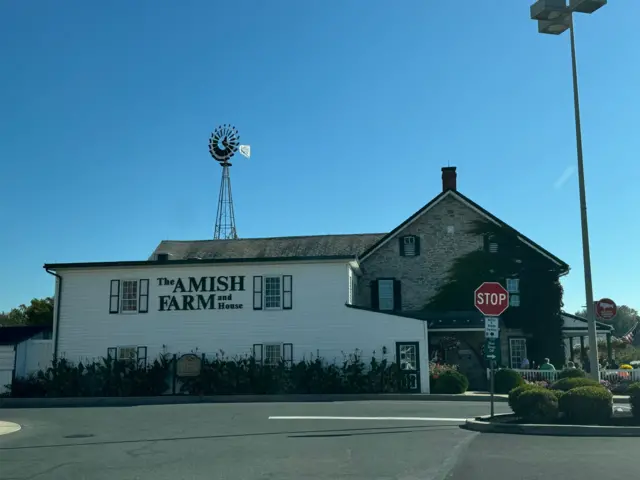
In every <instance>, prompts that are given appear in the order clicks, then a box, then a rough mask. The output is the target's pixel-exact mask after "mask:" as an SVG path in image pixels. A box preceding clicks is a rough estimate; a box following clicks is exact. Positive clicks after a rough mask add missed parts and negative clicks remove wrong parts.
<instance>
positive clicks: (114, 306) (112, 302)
mask: <svg viewBox="0 0 640 480" xmlns="http://www.w3.org/2000/svg"><path fill="white" fill-rule="evenodd" d="M119 311H120V280H111V290H110V291H109V313H118V312H119Z"/></svg>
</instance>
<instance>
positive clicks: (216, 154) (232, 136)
mask: <svg viewBox="0 0 640 480" xmlns="http://www.w3.org/2000/svg"><path fill="white" fill-rule="evenodd" d="M238 148H240V153H241V154H242V155H244V156H245V157H247V158H249V157H250V155H251V147H250V146H249V145H240V135H238V130H236V128H235V127H233V126H231V125H227V124H225V125H222V126H220V127H218V128H216V129H215V130H214V132H213V133H212V134H211V138H210V139H209V153H211V156H212V157H213V159H214V160H216V161H217V162H219V163H220V166H221V167H222V181H221V182H220V194H219V196H218V211H217V213H216V224H215V227H214V230H213V239H214V240H236V239H237V238H238V233H237V231H236V218H235V213H234V211H233V196H232V195H231V178H230V176H229V167H231V162H229V160H231V157H233V155H234V154H235V153H236V152H237V151H238Z"/></svg>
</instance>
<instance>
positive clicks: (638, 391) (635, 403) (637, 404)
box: [627, 382, 640, 420]
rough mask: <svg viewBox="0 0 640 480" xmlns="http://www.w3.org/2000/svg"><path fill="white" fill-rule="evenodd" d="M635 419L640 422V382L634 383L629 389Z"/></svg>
mask: <svg viewBox="0 0 640 480" xmlns="http://www.w3.org/2000/svg"><path fill="white" fill-rule="evenodd" d="M627 392H628V393H629V403H630V404H631V413H633V417H634V418H635V419H637V420H640V382H635V383H632V384H631V385H630V386H629V388H628V389H627Z"/></svg>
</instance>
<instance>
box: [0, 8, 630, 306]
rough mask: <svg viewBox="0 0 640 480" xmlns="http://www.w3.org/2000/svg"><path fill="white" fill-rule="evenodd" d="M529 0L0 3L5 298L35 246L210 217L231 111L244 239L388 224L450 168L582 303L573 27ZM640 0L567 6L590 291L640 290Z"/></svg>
mask: <svg viewBox="0 0 640 480" xmlns="http://www.w3.org/2000/svg"><path fill="white" fill-rule="evenodd" d="M529 3H530V2H529V1H528V0H517V1H514V0H492V1H490V2H471V1H468V2H467V1H464V2H448V1H447V2H445V1H440V2H436V1H424V0H404V1H394V2H390V1H386V2H384V1H381V0H380V1H368V0H349V1H343V0H340V1H339V0H325V1H319V0H308V1H299V0H286V1H285V0H269V1H265V0H262V1H258V0H253V1H249V0H235V1H228V2H223V1H216V2H211V1H204V0H201V1H191V0H184V1H181V2H170V1H168V0H165V1H150V0H149V1H136V2H130V1H125V0H119V1H111V2H86V1H79V0H73V1H72V0H67V1H65V2H46V1H43V0H41V1H34V2H2V4H1V5H0V51H1V52H2V64H3V69H2V70H3V75H2V76H0V106H1V115H0V132H1V134H0V178H1V179H2V190H3V200H2V202H0V220H1V227H2V229H1V231H2V233H1V234H0V258H1V266H2V268H1V272H2V274H1V276H0V292H1V293H0V310H8V309H10V308H12V307H14V306H16V305H18V304H20V303H23V302H28V301H29V300H30V299H31V298H32V297H41V296H46V295H51V294H52V293H53V281H52V278H51V277H50V276H49V275H47V274H46V273H45V272H44V270H43V269H42V265H43V263H45V262H75V261H109V260H136V259H145V258H147V257H148V255H149V254H150V253H151V251H152V250H153V249H154V247H155V246H156V244H157V243H158V242H159V241H160V240H162V239H205V238H210V237H211V236H212V231H213V223H214V217H215V211H216V202H217V194H218V187H219V180H220V168H219V167H218V166H217V165H215V164H214V162H213V161H212V159H211V158H210V156H209V154H208V152H207V141H208V137H209V135H210V132H211V131H212V129H213V128H215V127H216V126H217V125H218V124H221V123H233V124H235V125H236V126H237V127H238V129H239V130H240V134H241V136H242V141H243V143H248V144H251V146H252V157H251V159H250V160H247V159H244V158H243V157H240V158H238V159H236V161H235V162H234V166H233V168H232V184H233V193H234V201H235V208H236V221H237V226H238V232H239V234H240V236H242V237H264V236H284V235H304V234H324V233H357V232H384V231H389V230H391V229H392V228H394V227H395V226H396V225H397V224H398V223H400V222H402V221H403V220H404V219H405V218H406V217H408V216H409V215H411V214H412V213H413V212H414V211H416V210H417V209H419V208H420V207H421V206H422V205H423V204H425V203H426V202H427V201H429V200H430V199H431V198H432V197H433V196H435V195H436V194H437V193H438V192H439V191H440V188H441V183H440V168H441V167H442V166H446V165H447V163H448V162H450V163H451V165H455V166H457V167H458V186H459V190H460V191H461V192H462V193H464V194H465V195H467V196H469V197H470V198H472V199H473V200H474V201H476V202H477V203H479V204H480V205H482V206H483V207H485V208H486V209H488V210H489V211H491V212H492V213H494V214H495V215H496V216H498V217H499V218H501V219H502V220H504V221H506V222H507V223H509V224H511V225H512V226H513V227H515V228H517V229H518V230H520V231H522V232H523V233H525V234H526V235H527V236H529V237H531V238H533V239H534V240H535V241H536V242H538V243H540V244H541V245H543V246H544V247H545V248H547V249H548V250H550V251H551V252H553V253H554V254H555V255H557V256H559V257H560V258H562V259H563V260H565V261H566V262H568V263H569V264H570V265H571V266H572V271H571V273H570V275H569V276H568V277H567V278H566V279H565V280H564V286H565V292H566V294H565V303H566V307H567V309H568V310H569V311H574V310H576V309H578V308H579V307H580V306H581V305H584V283H583V273H582V272H583V271H582V267H581V266H582V250H581V238H580V217H579V206H578V186H577V177H576V174H575V164H576V153H575V131H574V122H573V109H572V91H571V76H570V75H571V65H570V56H569V37H568V34H565V35H562V36H546V35H539V34H538V33H537V30H536V24H535V23H534V22H533V21H532V20H529ZM639 16H640V2H629V1H625V2H610V4H609V5H607V6H606V7H605V8H603V9H601V10H600V11H598V12H596V14H594V15H592V16H587V15H580V16H579V18H577V19H576V36H577V48H578V68H579V73H580V89H581V90H580V94H581V106H582V114H583V134H584V149H585V163H586V179H587V196H588V205H589V221H590V233H591V241H592V243H591V247H592V260H593V275H594V288H595V295H596V297H602V296H609V297H612V298H613V299H614V300H616V301H617V302H618V303H619V304H623V303H625V304H629V305H631V306H635V307H640V298H639V297H640V295H639V293H638V288H637V274H638V273H637V272H638V271H640V253H639V252H638V238H639V235H640V224H639V222H638V218H639V215H638V213H637V209H638V207H639V206H640V189H639V188H638V180H640V166H639V165H638V162H637V152H638V151H639V150H640V136H639V135H638V133H637V132H638V112H639V111H640V97H639V95H638V93H637V92H638V90H637V85H639V84H640V63H639V62H637V58H638V56H637V55H638V54H637V45H638V44H640V31H639V30H638V28H637V18H638V17H639Z"/></svg>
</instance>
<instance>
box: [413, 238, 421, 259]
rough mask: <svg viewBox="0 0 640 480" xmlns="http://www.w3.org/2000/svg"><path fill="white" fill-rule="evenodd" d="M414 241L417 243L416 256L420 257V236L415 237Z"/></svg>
mask: <svg viewBox="0 0 640 480" xmlns="http://www.w3.org/2000/svg"><path fill="white" fill-rule="evenodd" d="M413 241H414V242H415V249H416V255H420V235H416V236H415V237H413Z"/></svg>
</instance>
